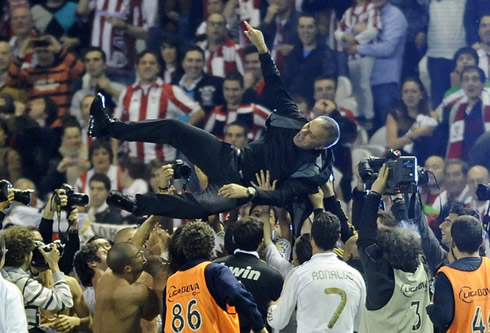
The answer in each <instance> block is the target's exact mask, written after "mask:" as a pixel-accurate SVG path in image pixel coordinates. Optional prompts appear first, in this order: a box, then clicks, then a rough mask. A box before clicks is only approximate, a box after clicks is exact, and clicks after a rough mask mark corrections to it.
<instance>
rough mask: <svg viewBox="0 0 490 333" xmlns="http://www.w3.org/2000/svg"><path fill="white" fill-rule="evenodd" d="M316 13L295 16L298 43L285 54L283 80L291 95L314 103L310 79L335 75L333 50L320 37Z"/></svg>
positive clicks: (335, 66) (335, 65)
mask: <svg viewBox="0 0 490 333" xmlns="http://www.w3.org/2000/svg"><path fill="white" fill-rule="evenodd" d="M317 29H318V28H317V23H316V20H315V17H314V16H313V15H310V14H301V15H300V16H299V19H298V35H299V39H300V43H298V44H295V45H294V48H293V50H292V51H291V52H290V53H289V54H288V56H287V57H286V62H285V67H284V84H285V85H286V88H287V89H288V91H289V92H290V93H291V94H293V95H301V96H303V97H305V98H306V99H307V100H308V102H309V103H310V104H313V90H312V88H313V81H314V80H315V78H317V77H318V76H320V75H329V76H333V77H336V76H337V59H336V57H335V54H334V52H333V51H332V50H331V49H330V48H329V47H328V46H327V45H326V44H325V42H324V41H323V40H322V39H321V38H320V37H319V35H318V34H317V33H318V30H317Z"/></svg>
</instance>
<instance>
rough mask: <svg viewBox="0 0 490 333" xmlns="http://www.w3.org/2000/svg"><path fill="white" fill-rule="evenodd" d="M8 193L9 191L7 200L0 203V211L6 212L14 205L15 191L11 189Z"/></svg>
mask: <svg viewBox="0 0 490 333" xmlns="http://www.w3.org/2000/svg"><path fill="white" fill-rule="evenodd" d="M7 191H8V195H7V200H4V201H2V202H0V210H4V209H6V208H8V207H9V206H10V204H11V203H12V201H14V195H15V194H14V189H13V188H9V189H8V190H7Z"/></svg>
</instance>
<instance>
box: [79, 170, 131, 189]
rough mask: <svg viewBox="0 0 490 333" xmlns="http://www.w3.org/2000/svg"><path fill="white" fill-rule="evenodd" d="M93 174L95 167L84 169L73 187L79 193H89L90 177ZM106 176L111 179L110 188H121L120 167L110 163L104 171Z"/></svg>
mask: <svg viewBox="0 0 490 333" xmlns="http://www.w3.org/2000/svg"><path fill="white" fill-rule="evenodd" d="M94 174H95V169H93V168H92V169H90V170H88V171H85V172H84V173H82V174H81V175H80V177H78V179H77V181H76V183H75V189H76V190H77V192H79V193H87V194H90V186H89V182H90V178H92V176H93V175H94ZM106 176H107V177H109V179H110V180H111V190H117V191H121V190H122V185H121V169H119V167H117V166H115V165H111V166H110V167H109V170H108V171H107V173H106Z"/></svg>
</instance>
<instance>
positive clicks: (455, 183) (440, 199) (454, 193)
mask: <svg viewBox="0 0 490 333" xmlns="http://www.w3.org/2000/svg"><path fill="white" fill-rule="evenodd" d="M467 174H468V164H467V163H466V162H464V161H461V160H458V159H450V160H446V164H445V166H444V184H445V185H446V190H444V191H443V192H442V193H441V194H439V195H438V196H437V198H435V199H434V203H433V205H432V207H433V208H434V209H435V210H436V211H438V212H440V211H441V210H442V207H444V206H445V205H446V204H447V203H449V202H451V201H458V202H461V203H466V202H467V201H468V199H469V197H470V193H469V188H468V185H467V184H466V177H467Z"/></svg>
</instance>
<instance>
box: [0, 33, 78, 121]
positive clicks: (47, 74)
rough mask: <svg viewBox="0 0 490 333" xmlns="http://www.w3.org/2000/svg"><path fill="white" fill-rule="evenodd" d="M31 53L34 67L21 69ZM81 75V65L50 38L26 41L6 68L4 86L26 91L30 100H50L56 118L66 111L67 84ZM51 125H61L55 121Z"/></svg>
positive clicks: (45, 36) (67, 103)
mask: <svg viewBox="0 0 490 333" xmlns="http://www.w3.org/2000/svg"><path fill="white" fill-rule="evenodd" d="M30 53H34V55H35V56H36V59H37V64H36V66H35V67H27V68H23V63H24V60H25V58H26V56H27V55H28V54H30ZM83 72H84V66H83V63H82V62H81V61H80V60H79V59H78V58H77V57H76V56H75V55H73V54H72V53H69V52H68V51H66V50H64V49H62V47H61V45H60V43H59V42H58V41H57V40H56V39H55V38H54V37H53V36H50V35H44V36H42V37H41V38H39V39H30V40H29V41H28V42H26V43H25V44H24V45H23V46H22V48H21V49H20V51H19V54H18V56H17V58H16V59H15V61H14V62H13V63H12V64H11V65H10V67H9V71H8V75H7V80H6V82H7V84H8V85H9V86H12V87H16V88H22V89H26V90H27V92H28V94H29V97H30V98H36V97H50V98H52V99H53V101H54V102H55V104H56V106H57V107H58V117H61V116H63V115H65V114H67V113H69V111H70V102H71V93H70V85H71V84H72V83H74V82H75V81H76V80H79V79H80V78H81V77H82V75H83ZM54 126H61V122H60V121H57V122H56V123H55V124H54Z"/></svg>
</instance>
